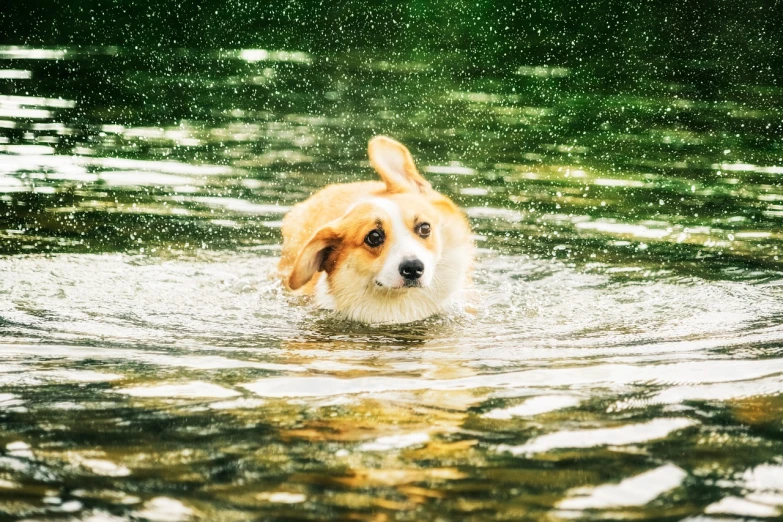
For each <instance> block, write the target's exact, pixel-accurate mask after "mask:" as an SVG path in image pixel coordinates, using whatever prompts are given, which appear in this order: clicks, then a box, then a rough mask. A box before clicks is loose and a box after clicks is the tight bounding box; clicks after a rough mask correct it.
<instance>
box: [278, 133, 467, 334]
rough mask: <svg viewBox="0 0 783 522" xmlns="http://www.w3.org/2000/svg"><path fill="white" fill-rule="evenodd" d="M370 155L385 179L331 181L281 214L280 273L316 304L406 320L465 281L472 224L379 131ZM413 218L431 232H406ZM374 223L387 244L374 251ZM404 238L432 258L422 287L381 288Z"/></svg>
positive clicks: (434, 307)
mask: <svg viewBox="0 0 783 522" xmlns="http://www.w3.org/2000/svg"><path fill="white" fill-rule="evenodd" d="M369 154H370V161H371V163H372V164H373V166H374V167H375V169H376V170H377V171H378V173H379V174H380V176H381V179H382V180H383V181H381V182H378V181H366V182H358V183H348V184H340V185H330V186H328V187H326V188H324V189H322V190H320V191H319V192H317V193H316V194H314V195H313V196H311V197H310V198H309V199H307V200H306V201H304V202H302V203H299V204H298V205H296V206H294V208H293V209H292V210H291V211H290V212H289V213H288V214H287V215H286V217H285V219H284V221H283V250H282V255H281V259H280V265H279V269H280V274H281V276H282V279H283V281H284V283H285V285H286V286H287V287H288V288H290V289H292V290H296V291H297V292H301V293H304V294H307V295H313V296H314V297H315V301H316V303H317V304H318V305H319V306H321V307H323V308H328V309H332V310H335V311H337V312H338V313H339V314H340V315H342V316H344V317H346V318H348V319H352V320H356V321H361V322H366V323H404V322H410V321H415V320H419V319H423V318H425V317H429V316H431V315H434V314H437V313H439V312H441V311H443V310H445V309H446V308H448V307H449V305H450V304H451V302H452V301H453V300H454V298H455V297H457V295H458V294H459V293H460V291H461V289H462V288H463V286H464V284H465V283H466V281H467V278H468V275H467V274H468V271H469V267H470V265H471V258H472V251H473V244H472V241H471V239H470V228H469V226H468V224H467V221H466V219H465V217H464V215H463V214H462V212H461V211H460V210H459V209H458V208H457V206H456V205H455V204H454V203H453V202H452V201H451V200H450V199H449V198H447V197H446V196H443V195H442V194H440V193H438V192H436V191H435V190H433V189H432V187H431V186H430V184H429V182H427V181H426V180H425V179H424V178H423V177H422V176H421V175H420V174H419V173H418V171H417V170H416V167H415V165H414V163H413V159H412V157H411V156H410V153H409V152H408V150H407V149H406V148H405V147H404V146H403V145H402V144H400V143H398V142H396V141H394V140H391V139H390V138H386V137H376V138H374V139H373V140H372V141H371V142H370V146H369ZM417 221H418V222H423V221H426V222H428V223H430V224H431V226H432V230H433V233H432V234H431V235H430V237H429V238H426V239H422V238H420V237H417V236H416V235H415V234H412V233H410V234H409V231H411V230H413V228H414V227H415V226H416V223H417ZM400 223H402V224H403V225H404V228H405V229H406V230H402V229H400V227H399V225H400ZM395 224H396V226H397V228H395ZM377 227H380V228H381V229H382V230H384V231H385V232H386V235H387V237H386V242H385V243H384V245H382V246H381V247H379V248H377V249H372V248H369V247H367V245H365V243H364V239H365V236H366V235H367V233H368V231H369V230H372V229H373V228H377ZM403 240H404V241H406V243H405V244H406V245H407V246H408V248H413V249H416V250H417V251H418V252H421V253H422V254H421V255H422V256H424V257H426V258H427V259H432V263H433V266H430V267H429V268H427V269H426V270H425V272H426V271H427V270H428V271H430V272H431V273H430V272H427V273H426V277H423V278H422V279H426V280H427V281H428V284H427V285H426V287H424V288H392V287H390V286H379V285H380V283H379V282H378V280H379V279H380V280H384V281H385V280H387V279H389V278H391V277H393V276H392V275H389V273H388V272H389V266H386V265H388V264H389V263H387V257H388V256H390V255H392V254H390V252H391V251H392V250H393V247H394V246H398V245H400V244H402V243H400V242H401V241H403ZM391 261H392V259H391V258H389V262H391ZM384 278H386V279H384Z"/></svg>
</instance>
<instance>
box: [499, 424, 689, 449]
mask: <svg viewBox="0 0 783 522" xmlns="http://www.w3.org/2000/svg"><path fill="white" fill-rule="evenodd" d="M696 424H697V423H696V421H693V420H691V419H686V418H681V417H680V418H661V419H654V420H651V421H648V422H644V423H641V424H627V425H624V426H618V427H616V428H598V429H588V430H573V431H557V432H555V433H549V434H546V435H541V436H539V437H534V438H533V439H531V440H529V441H528V442H526V443H525V444H521V445H518V446H510V445H506V444H501V445H499V446H498V447H497V451H499V452H508V453H511V454H512V455H531V454H534V453H543V452H546V451H551V450H555V449H564V448H593V447H598V446H627V445H629V444H641V443H644V442H649V441H651V440H656V439H662V438H664V437H667V436H668V435H669V434H671V433H673V432H675V431H678V430H681V429H685V428H689V427H691V426H695V425H696Z"/></svg>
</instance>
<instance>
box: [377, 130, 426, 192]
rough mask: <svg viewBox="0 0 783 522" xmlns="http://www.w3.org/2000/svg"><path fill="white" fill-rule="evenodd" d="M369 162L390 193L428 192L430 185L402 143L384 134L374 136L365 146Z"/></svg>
mask: <svg viewBox="0 0 783 522" xmlns="http://www.w3.org/2000/svg"><path fill="white" fill-rule="evenodd" d="M367 149H368V152H369V155H370V164H371V165H372V166H373V168H374V169H375V170H376V171H377V172H378V174H380V175H381V179H382V180H383V181H384V183H386V189H387V190H388V191H389V192H391V193H393V194H394V193H400V192H421V193H422V194H425V193H428V192H430V191H431V190H432V185H430V182H429V181H427V180H426V179H424V178H423V177H422V175H421V174H419V171H418V170H416V165H415V164H414V163H413V156H411V153H410V151H408V149H407V148H406V147H405V145H403V144H402V143H400V142H398V141H395V140H393V139H391V138H388V137H386V136H376V137H374V138H373V139H371V140H370V143H369V146H368V147H367Z"/></svg>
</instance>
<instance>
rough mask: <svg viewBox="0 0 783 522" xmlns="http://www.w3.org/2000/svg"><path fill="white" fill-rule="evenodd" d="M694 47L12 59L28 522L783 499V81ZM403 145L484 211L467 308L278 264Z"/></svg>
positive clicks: (7, 390) (0, 496) (1, 412)
mask: <svg viewBox="0 0 783 522" xmlns="http://www.w3.org/2000/svg"><path fill="white" fill-rule="evenodd" d="M661 63H663V62H661ZM667 63H669V64H671V65H672V68H671V69H670V70H669V72H666V70H664V69H662V68H658V65H660V63H658V62H655V61H654V60H651V61H648V62H645V63H643V64H641V65H638V66H637V67H638V68H639V71H640V72H641V73H643V75H644V78H645V82H644V83H643V84H640V83H639V82H638V81H637V80H633V79H631V78H627V77H622V76H621V77H618V78H615V79H614V80H613V81H609V80H608V79H607V80H606V81H603V82H597V81H595V80H596V78H599V77H602V78H605V79H606V78H610V77H611V75H607V70H606V69H602V65H601V64H600V63H592V64H585V65H582V66H579V65H578V64H574V65H568V64H566V65H562V66H561V65H556V66H555V65H551V64H548V63H546V62H543V61H535V60H530V59H529V58H525V57H521V58H519V59H518V60H516V61H514V60H508V61H501V62H497V63H493V64H491V66H487V67H484V68H482V67H477V66H476V65H475V64H474V63H472V62H469V61H468V60H467V59H466V58H465V57H464V55H462V54H459V53H439V54H436V55H428V54H426V53H409V54H404V55H401V54H399V53H392V52H389V53H387V54H384V53H383V52H381V51H378V52H376V53H374V54H373V55H371V56H369V57H368V56H367V55H366V54H362V53H352V52H344V53H335V52H329V53H326V52H325V53H322V54H319V53H317V52H309V51H302V50H301V49H299V48H295V47H292V48H270V49H265V48H225V49H222V50H204V49H196V48H180V47H171V48H167V49H166V50H165V51H163V52H161V51H156V52H150V51H145V50H144V49H138V48H133V47H122V46H118V47H112V46H104V47H100V46H98V47H81V46H73V47H46V46H18V45H17V46H12V45H8V46H4V47H0V254H1V255H0V274H2V276H1V277H0V295H1V296H2V299H0V360H2V361H3V362H2V365H0V515H1V516H2V518H3V519H8V520H93V521H97V520H128V519H132V520H139V519H141V520H188V519H203V520H249V519H258V520H317V519H324V518H335V519H345V520H373V521H382V520H488V519H493V520H494V519H498V520H520V519H541V518H542V517H546V518H547V519H552V520H556V519H571V518H586V519H590V518H593V519H606V518H632V517H633V518H649V519H656V520H658V519H666V520H680V519H686V518H689V517H691V519H701V520H705V519H710V518H711V517H716V518H732V517H737V518H754V517H755V518H764V517H776V516H780V515H781V512H782V510H783V478H781V477H783V458H781V455H783V399H781V392H783V355H782V351H781V348H782V347H783V273H782V272H781V270H783V260H781V255H783V252H782V251H781V248H783V233H781V220H783V185H782V184H781V176H783V149H781V143H782V141H781V139H782V138H783V130H782V129H781V126H780V122H781V116H782V114H781V109H780V107H783V103H781V102H783V87H781V86H780V84H779V83H776V81H777V80H776V79H775V78H772V79H770V78H769V77H763V78H761V80H759V81H757V82H755V83H753V82H746V83H743V82H742V78H739V79H737V78H734V79H732V80H731V81H729V80H726V81H725V83H723V84H721V85H720V86H719V88H718V87H716V86H715V83H714V82H713V83H709V86H708V87H709V88H707V87H705V83H704V82H703V81H702V80H703V78H704V77H705V76H708V77H710V75H713V76H714V75H715V74H717V71H718V69H716V68H715V66H714V65H710V64H705V63H702V62H697V61H692V60H689V59H687V58H678V59H674V58H672V59H671V61H670V62H667ZM377 133H384V134H389V135H392V136H394V137H395V138H397V139H399V140H401V141H403V142H405V143H406V144H407V145H409V147H410V148H411V150H412V151H413V153H414V156H415V157H416V158H417V160H418V163H419V166H420V169H421V170H422V172H423V173H424V174H425V175H426V176H427V177H428V178H429V179H430V180H431V181H432V182H433V184H434V185H435V187H436V188H437V189H439V190H441V191H443V192H444V193H446V194H448V195H449V196H451V197H453V198H454V199H455V200H456V201H458V202H459V204H460V205H461V206H462V207H463V208H464V209H465V210H466V212H467V214H468V216H469V217H470V220H471V224H472V226H473V229H474V231H475V233H476V243H477V246H478V259H477V262H476V269H475V276H474V279H475V288H474V289H473V291H472V293H471V295H470V296H469V298H468V300H467V302H466V303H465V305H464V306H463V307H462V308H460V309H459V310H455V311H454V312H453V313H450V314H447V315H444V316H441V317H434V318H431V319H428V320H426V321H422V322H419V323H415V324H411V325H398V326H378V325H376V326H372V325H371V326H367V325H357V324H351V323H345V322H342V321H339V320H337V319H336V318H334V317H332V316H330V314H329V313H327V312H323V311H318V310H314V309H312V308H311V307H310V306H309V305H308V304H307V303H306V302H303V301H302V300H301V299H298V298H296V297H293V296H291V295H288V294H287V293H286V292H284V291H283V289H282V288H281V286H280V284H279V283H278V281H277V280H276V279H275V266H276V257H277V255H278V253H279V245H280V241H281V238H280V223H281V219H282V216H283V215H284V214H285V212H286V211H287V210H288V208H290V206H291V205H292V204H294V203H296V202H298V201H300V200H302V199H304V198H306V197H307V196H308V195H309V194H310V193H312V192H313V191H314V190H317V189H318V188H319V187H322V186H324V185H326V184H328V183H332V182H341V181H351V180H358V179H372V178H373V177H374V174H373V173H372V172H371V170H370V168H369V164H368V162H367V160H366V152H365V147H366V142H367V140H368V139H369V138H370V137H371V136H373V135H375V134H377Z"/></svg>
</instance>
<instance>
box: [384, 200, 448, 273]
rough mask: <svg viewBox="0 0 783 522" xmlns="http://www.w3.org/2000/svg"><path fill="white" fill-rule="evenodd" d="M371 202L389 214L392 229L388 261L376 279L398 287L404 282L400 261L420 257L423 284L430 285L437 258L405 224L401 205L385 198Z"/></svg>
mask: <svg viewBox="0 0 783 522" xmlns="http://www.w3.org/2000/svg"><path fill="white" fill-rule="evenodd" d="M370 203H372V204H373V205H375V206H377V207H378V208H380V209H382V210H383V211H384V212H386V214H387V215H388V216H389V221H390V222H391V228H392V229H391V230H390V231H386V233H387V234H386V235H387V241H390V242H389V243H387V244H386V248H387V249H388V250H387V252H388V253H387V254H386V261H385V262H384V264H383V268H381V271H380V273H379V274H378V276H377V277H376V281H377V282H378V283H381V284H382V285H383V286H385V287H390V288H398V287H401V286H402V285H403V283H404V280H403V278H402V276H401V275H400V263H402V261H403V260H404V259H418V260H419V261H421V262H422V263H424V273H423V274H422V276H421V283H422V286H428V285H429V284H430V283H431V282H432V277H433V275H434V268H435V259H434V256H433V254H432V252H430V251H429V250H427V249H426V248H424V246H423V245H422V244H421V242H420V241H418V240H417V239H416V238H415V237H414V235H413V230H410V229H409V228H408V227H407V226H406V225H405V220H404V219H403V217H402V211H401V210H400V207H399V206H398V205H397V204H396V203H395V202H394V201H390V200H388V199H383V198H373V199H371V200H370Z"/></svg>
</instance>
